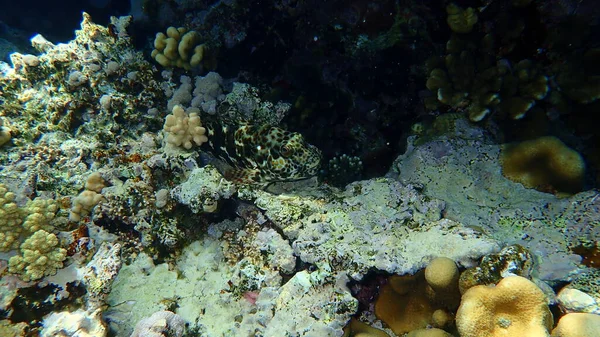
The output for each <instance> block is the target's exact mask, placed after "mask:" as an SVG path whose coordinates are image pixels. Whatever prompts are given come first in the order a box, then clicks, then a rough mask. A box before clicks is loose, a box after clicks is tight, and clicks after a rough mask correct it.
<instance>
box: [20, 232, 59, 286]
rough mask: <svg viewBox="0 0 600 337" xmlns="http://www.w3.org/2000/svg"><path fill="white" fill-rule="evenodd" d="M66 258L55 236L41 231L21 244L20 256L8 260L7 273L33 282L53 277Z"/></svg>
mask: <svg viewBox="0 0 600 337" xmlns="http://www.w3.org/2000/svg"><path fill="white" fill-rule="evenodd" d="M66 258H67V250H66V249H64V248H61V247H60V245H59V242H58V238H57V237H56V235H54V234H52V233H48V232H46V231H45V230H42V229H41V230H39V231H37V232H35V233H34V234H33V235H32V236H31V237H29V238H28V239H27V240H25V242H23V244H22V245H21V255H17V256H13V257H11V258H10V260H9V261H8V271H10V272H11V273H15V274H19V275H20V276H21V278H22V279H23V280H25V281H35V280H39V279H41V278H42V277H44V276H47V275H54V274H55V273H56V270H57V269H60V268H62V266H63V263H62V262H63V261H64V260H65V259H66Z"/></svg>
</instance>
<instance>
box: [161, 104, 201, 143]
mask: <svg viewBox="0 0 600 337" xmlns="http://www.w3.org/2000/svg"><path fill="white" fill-rule="evenodd" d="M188 111H189V113H188V112H186V111H185V110H184V109H183V107H181V105H176V106H175V107H173V113H172V114H170V115H167V118H166V120H165V125H164V127H163V130H164V131H165V132H166V133H167V143H169V144H172V145H175V146H183V147H184V148H185V149H187V150H189V149H191V148H192V146H194V145H197V146H200V145H202V143H205V142H207V141H208V138H207V137H206V135H205V134H206V129H205V128H204V127H202V123H201V121H200V116H199V115H198V114H199V112H200V110H199V109H197V108H189V109H188Z"/></svg>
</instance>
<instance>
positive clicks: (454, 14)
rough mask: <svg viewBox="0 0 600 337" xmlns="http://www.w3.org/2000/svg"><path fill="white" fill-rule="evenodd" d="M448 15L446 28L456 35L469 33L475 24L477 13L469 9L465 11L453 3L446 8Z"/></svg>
mask: <svg viewBox="0 0 600 337" xmlns="http://www.w3.org/2000/svg"><path fill="white" fill-rule="evenodd" d="M446 12H447V13H448V18H447V22H448V26H450V29H452V31H453V32H456V33H463V34H464V33H469V32H471V30H473V26H474V25H475V24H476V23H477V13H476V12H475V10H474V9H473V8H471V7H469V8H467V9H463V8H460V7H459V6H457V5H456V4H454V3H451V4H449V5H448V6H447V7H446Z"/></svg>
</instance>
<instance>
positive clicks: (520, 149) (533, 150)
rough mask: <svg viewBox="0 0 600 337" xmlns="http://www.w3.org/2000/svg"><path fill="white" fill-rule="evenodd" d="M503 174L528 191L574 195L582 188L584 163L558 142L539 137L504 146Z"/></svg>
mask: <svg viewBox="0 0 600 337" xmlns="http://www.w3.org/2000/svg"><path fill="white" fill-rule="evenodd" d="M502 174H504V176H505V177H506V178H508V179H510V180H512V181H515V182H518V183H521V184H523V186H525V187H528V188H535V189H537V190H540V191H544V192H553V191H558V192H565V193H576V192H579V191H580V190H581V188H582V187H583V182H584V176H585V162H584V160H583V158H582V157H581V155H580V154H579V153H578V152H577V151H575V150H573V149H571V148H569V147H567V146H566V145H565V144H564V143H563V142H562V141H560V140H559V139H558V138H556V137H542V138H538V139H533V140H528V141H524V142H521V143H519V144H517V145H514V146H513V145H508V146H506V147H505V149H504V151H503V152H502Z"/></svg>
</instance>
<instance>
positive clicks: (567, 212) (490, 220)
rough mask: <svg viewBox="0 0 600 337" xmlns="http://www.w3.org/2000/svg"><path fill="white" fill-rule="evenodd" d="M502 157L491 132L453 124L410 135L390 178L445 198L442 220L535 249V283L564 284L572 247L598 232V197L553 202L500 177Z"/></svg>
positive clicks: (575, 266)
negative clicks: (429, 133) (428, 133)
mask: <svg viewBox="0 0 600 337" xmlns="http://www.w3.org/2000/svg"><path fill="white" fill-rule="evenodd" d="M445 125H446V124H445ZM413 137H414V136H413ZM500 157H501V146H499V145H497V144H495V142H494V141H493V140H492V138H491V136H490V134H489V133H487V132H485V131H483V130H481V129H479V128H477V127H473V126H472V125H470V124H469V123H468V122H467V121H465V120H464V119H460V118H459V119H452V120H451V121H449V122H448V124H447V125H446V126H445V132H443V133H442V134H440V135H437V136H433V137H428V136H423V137H422V138H421V139H416V138H412V139H410V138H409V145H408V149H407V151H406V153H405V154H404V155H401V156H399V157H398V158H397V159H396V162H395V164H394V167H393V168H392V169H391V170H390V173H389V174H388V176H389V177H393V178H398V179H399V180H400V181H401V182H403V183H404V184H410V185H413V186H420V188H422V190H423V193H424V194H425V195H427V196H429V197H431V198H437V199H441V200H443V201H444V202H445V204H446V207H445V210H444V213H445V217H447V218H451V219H455V220H457V221H459V222H461V223H465V224H469V226H470V227H472V228H477V229H481V230H483V231H485V232H486V233H488V234H489V235H491V236H493V237H495V238H497V239H498V240H501V241H502V242H508V243H517V244H520V245H522V246H523V247H525V248H526V249H527V250H529V251H532V252H533V251H535V252H536V258H535V260H536V265H535V271H534V272H535V273H536V274H537V275H538V276H539V277H540V278H541V279H544V280H549V281H550V280H561V279H562V280H567V279H569V277H570V274H571V273H577V272H578V271H579V263H580V261H581V257H580V256H579V255H576V254H574V253H573V252H572V248H573V247H577V246H579V245H580V244H582V243H583V242H595V241H596V239H595V238H596V237H598V235H599V234H598V230H599V228H598V226H595V225H593V224H595V223H597V222H598V220H599V219H598V214H599V213H598V209H599V208H598V207H600V204H599V201H600V198H598V196H597V192H596V191H588V192H584V193H580V194H577V195H575V196H572V197H570V198H558V197H556V196H554V195H552V194H548V193H542V192H539V191H536V190H532V189H527V188H525V187H524V186H523V185H521V184H518V183H514V182H512V181H510V180H508V179H506V178H505V177H504V176H503V175H502V168H501V160H500ZM540 205H546V206H547V207H541V206H540ZM575 214H577V215H576V216H575ZM564 228H570V229H571V230H568V231H565V230H564ZM550 261H552V262H550Z"/></svg>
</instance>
